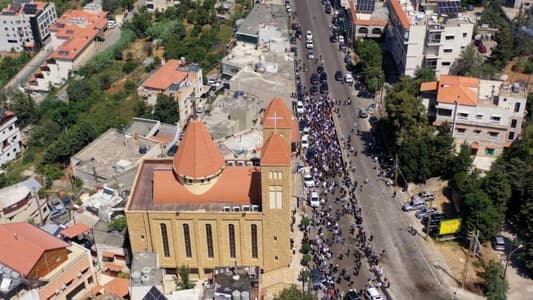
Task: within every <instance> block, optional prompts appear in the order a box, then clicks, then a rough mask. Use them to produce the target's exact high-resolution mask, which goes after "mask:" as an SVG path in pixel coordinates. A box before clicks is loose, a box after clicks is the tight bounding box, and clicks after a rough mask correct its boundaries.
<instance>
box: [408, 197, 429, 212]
mask: <svg viewBox="0 0 533 300" xmlns="http://www.w3.org/2000/svg"><path fill="white" fill-rule="evenodd" d="M424 207H426V202H425V201H422V200H418V199H412V200H411V201H409V202H406V203H404V205H403V206H402V210H403V211H413V210H419V209H422V208H424Z"/></svg>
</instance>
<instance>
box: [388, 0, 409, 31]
mask: <svg viewBox="0 0 533 300" xmlns="http://www.w3.org/2000/svg"><path fill="white" fill-rule="evenodd" d="M388 1H389V2H390V4H391V7H392V10H393V11H394V14H395V15H396V16H397V17H398V20H400V24H401V25H402V27H403V29H409V26H410V23H409V19H408V18H407V15H406V14H405V11H403V8H402V5H401V4H400V1H398V0H388Z"/></svg>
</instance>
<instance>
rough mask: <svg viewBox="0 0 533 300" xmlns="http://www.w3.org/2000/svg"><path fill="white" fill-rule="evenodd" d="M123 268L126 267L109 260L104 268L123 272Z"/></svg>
mask: <svg viewBox="0 0 533 300" xmlns="http://www.w3.org/2000/svg"><path fill="white" fill-rule="evenodd" d="M123 269H124V266H121V265H117V264H114V263H110V262H108V263H105V264H104V270H109V271H113V272H122V270H123Z"/></svg>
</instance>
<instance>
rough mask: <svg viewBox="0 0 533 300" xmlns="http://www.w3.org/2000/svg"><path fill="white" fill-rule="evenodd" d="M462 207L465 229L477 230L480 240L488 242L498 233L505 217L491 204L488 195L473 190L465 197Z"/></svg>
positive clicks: (479, 190) (478, 190)
mask: <svg viewBox="0 0 533 300" xmlns="http://www.w3.org/2000/svg"><path fill="white" fill-rule="evenodd" d="M464 205H465V210H464V216H463V218H464V220H465V223H466V227H467V229H468V230H474V229H477V230H479V232H480V240H483V241H488V240H490V239H491V238H492V237H494V236H495V235H496V234H497V233H498V232H500V230H501V227H502V225H503V221H504V217H505V215H504V214H503V212H502V211H500V210H499V209H498V208H497V207H496V206H495V205H494V204H493V203H492V201H491V199H490V198H489V195H487V194H486V193H485V192H483V191H482V190H481V189H475V190H474V191H472V192H471V193H468V194H466V195H465V198H464Z"/></svg>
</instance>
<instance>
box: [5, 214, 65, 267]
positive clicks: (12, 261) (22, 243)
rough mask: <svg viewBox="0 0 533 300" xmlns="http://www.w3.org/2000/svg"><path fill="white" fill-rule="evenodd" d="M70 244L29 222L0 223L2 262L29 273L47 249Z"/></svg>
mask: <svg viewBox="0 0 533 300" xmlns="http://www.w3.org/2000/svg"><path fill="white" fill-rule="evenodd" d="M65 247H68V244H67V243H65V242H63V241H62V240H60V239H58V238H56V237H54V236H52V235H50V234H48V233H46V232H44V231H43V230H41V229H39V228H37V227H35V226H33V225H31V224H29V223H8V224H1V225H0V262H1V263H2V264H5V265H6V266H8V267H9V268H11V269H13V270H15V271H17V272H18V273H20V274H21V275H22V276H26V275H28V273H29V272H30V271H31V270H32V269H33V267H34V266H35V264H36V263H37V262H38V261H39V259H40V258H41V256H42V255H43V253H44V252H45V251H48V250H53V249H59V248H65Z"/></svg>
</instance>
